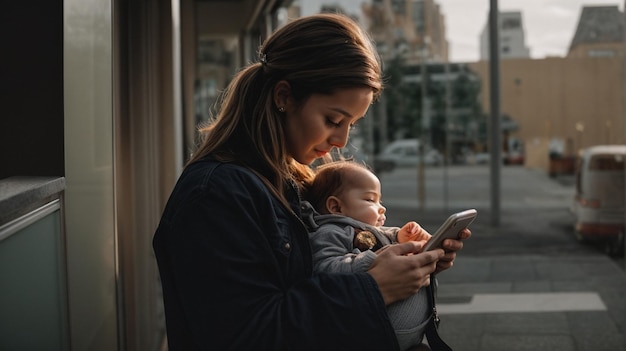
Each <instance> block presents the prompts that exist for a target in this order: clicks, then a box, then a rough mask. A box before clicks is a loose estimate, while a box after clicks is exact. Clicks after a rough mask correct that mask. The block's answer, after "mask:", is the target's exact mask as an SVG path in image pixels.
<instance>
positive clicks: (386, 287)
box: [368, 240, 462, 305]
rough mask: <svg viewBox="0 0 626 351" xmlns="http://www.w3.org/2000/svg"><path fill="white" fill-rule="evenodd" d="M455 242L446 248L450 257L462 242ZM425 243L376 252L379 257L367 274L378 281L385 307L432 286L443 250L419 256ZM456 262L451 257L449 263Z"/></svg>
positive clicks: (402, 245) (391, 246) (410, 243)
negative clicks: (431, 278) (431, 277)
mask: <svg viewBox="0 0 626 351" xmlns="http://www.w3.org/2000/svg"><path fill="white" fill-rule="evenodd" d="M452 241H453V243H452V244H449V245H446V246H444V247H451V249H450V250H451V252H450V254H453V255H454V254H455V252H456V251H457V250H454V249H455V248H456V247H457V246H458V245H457V244H461V247H462V243H460V242H459V243H456V241H457V240H452ZM424 243H425V242H424V241H419V242H417V241H409V242H406V243H403V244H397V245H388V246H386V247H384V248H383V249H381V250H378V251H377V257H376V258H375V259H374V262H372V265H371V267H370V269H369V270H368V273H369V274H370V275H371V276H372V277H373V278H374V280H376V283H377V284H378V288H379V289H380V292H381V294H382V296H383V299H384V301H385V305H389V304H391V303H393V302H396V301H399V300H403V299H406V298H407V297H409V296H411V295H414V294H415V293H417V291H418V290H419V289H421V288H422V287H425V286H428V285H430V274H431V273H433V272H435V269H437V262H438V261H439V260H440V259H442V258H443V257H444V254H445V252H444V250H442V249H435V250H431V251H428V252H422V253H420V250H421V249H422V248H423V247H424ZM453 260H454V256H452V258H451V260H449V261H446V262H449V264H450V266H452V263H451V261H453Z"/></svg>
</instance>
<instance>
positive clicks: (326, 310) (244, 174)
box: [153, 14, 469, 351]
mask: <svg viewBox="0 0 626 351" xmlns="http://www.w3.org/2000/svg"><path fill="white" fill-rule="evenodd" d="M259 56H260V60H259V62H257V63H254V64H251V65H249V66H248V67H246V68H245V69H243V70H242V71H240V72H239V73H238V74H237V75H236V76H235V77H234V79H233V80H232V82H231V83H230V85H229V86H228V88H227V90H226V91H225V94H224V95H223V99H222V101H221V109H220V111H219V114H218V116H217V118H216V119H215V120H214V121H212V123H211V124H210V125H208V126H207V127H205V128H204V129H203V130H202V132H203V133H204V136H205V139H204V141H203V143H202V145H201V146H200V147H199V149H198V150H197V151H196V152H195V153H194V155H193V157H192V159H191V160H190V161H189V163H188V165H187V166H186V168H185V170H184V172H183V174H182V175H181V176H180V178H179V180H178V182H177V184H176V186H175V188H174V190H173V191H172V194H171V196H170V199H169V201H168V204H167V206H166V208H165V210H164V212H163V216H162V218H161V222H160V224H159V227H158V228H157V230H156V233H155V236H154V241H153V245H154V250H155V254H156V258H157V262H158V265H159V271H160V274H161V282H162V286H163V299H164V305H165V316H166V326H167V335H168V343H169V349H170V351H175V350H209V349H210V350H226V349H228V350H339V349H342V350H347V349H359V350H397V349H398V343H397V341H396V338H395V334H394V331H393V328H392V327H391V324H390V322H389V319H388V317H387V314H386V310H385V306H386V305H389V304H391V303H393V302H395V301H399V300H401V299H404V298H406V297H408V296H410V295H412V294H415V293H416V292H417V291H418V290H419V289H420V288H422V287H424V286H427V285H428V284H429V275H430V273H432V272H433V271H435V269H437V270H443V269H447V268H449V267H450V266H452V262H453V260H454V258H455V252H456V251H458V250H459V249H461V248H462V242H461V241H460V240H449V241H448V242H447V246H446V249H447V250H449V251H448V252H447V253H446V252H444V251H443V250H433V251H431V252H426V253H419V254H414V255H407V254H410V253H417V252H418V251H419V250H420V248H421V245H420V244H417V243H414V242H409V243H404V244H399V245H395V246H392V247H390V248H389V249H387V250H384V252H383V253H381V255H379V257H378V258H377V259H376V260H375V261H374V262H373V263H372V266H371V268H370V269H369V270H368V271H367V272H366V273H358V274H345V275H344V274H318V275H313V273H312V266H311V250H310V246H309V241H308V234H307V228H306V227H305V225H304V223H303V221H302V220H301V218H300V213H299V212H300V200H299V191H300V187H301V186H303V184H308V182H310V181H311V179H312V171H311V169H310V167H309V166H308V165H309V164H311V163H312V162H313V161H315V160H316V159H318V158H321V157H324V156H325V155H327V154H328V153H329V152H330V151H331V150H332V149H333V148H335V147H343V146H344V145H345V144H346V142H347V139H348V133H349V130H350V128H352V127H353V126H354V124H355V123H356V122H357V121H358V120H359V119H361V118H362V117H363V116H364V115H365V114H366V112H367V109H368V107H369V105H370V104H371V103H372V102H373V101H374V100H375V99H376V98H377V97H378V96H379V94H380V92H381V90H382V75H381V68H380V63H379V59H378V56H377V54H376V51H375V49H374V48H373V46H372V44H371V41H370V40H369V38H368V36H367V35H366V34H365V33H364V32H363V31H362V30H361V29H360V28H359V27H358V25H357V24H356V23H354V22H353V21H352V20H351V19H349V18H348V17H345V16H342V15H332V14H320V15H314V16H309V17H303V18H300V19H297V20H294V21H292V22H290V23H289V24H287V25H285V26H283V27H282V28H281V29H279V30H277V31H276V32H275V33H274V34H273V35H271V36H270V37H269V38H268V39H267V40H266V41H265V43H264V44H263V45H262V47H261V50H260V55H259ZM465 237H469V232H467V233H466V235H465ZM465 237H464V238H465Z"/></svg>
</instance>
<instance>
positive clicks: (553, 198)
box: [379, 166, 598, 255]
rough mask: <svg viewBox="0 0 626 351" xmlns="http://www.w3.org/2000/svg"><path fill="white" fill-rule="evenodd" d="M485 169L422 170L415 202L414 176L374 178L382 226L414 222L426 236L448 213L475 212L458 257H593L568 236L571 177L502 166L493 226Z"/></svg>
mask: <svg viewBox="0 0 626 351" xmlns="http://www.w3.org/2000/svg"><path fill="white" fill-rule="evenodd" d="M489 171H490V168H489V167H488V166H452V167H448V168H447V169H444V168H443V167H435V168H427V169H426V170H425V189H426V196H425V202H424V204H423V207H420V204H419V201H418V200H417V198H418V196H417V187H418V186H417V183H418V181H417V179H418V177H417V171H416V169H415V168H399V169H395V170H394V171H392V172H386V173H382V174H379V177H380V179H381V184H382V192H383V203H384V205H385V206H386V207H387V225H396V226H399V225H402V224H403V223H405V222H406V221H409V220H415V221H417V222H418V223H420V224H422V225H423V226H424V227H425V228H426V229H427V230H429V231H430V232H434V231H435V230H436V229H437V227H438V226H439V224H440V223H443V221H444V220H445V218H446V217H447V216H448V215H449V214H451V213H452V212H454V211H457V210H463V209H466V208H476V209H477V210H478V212H479V215H478V218H477V219H476V220H475V221H474V223H472V226H471V228H472V232H473V233H474V235H473V236H472V239H471V240H470V241H468V242H467V243H466V246H465V248H464V250H463V255H485V254H528V253H535V254H541V255H568V254H576V255H580V254H585V253H590V254H593V253H596V252H597V250H598V248H597V247H590V246H587V245H581V244H580V243H579V242H578V241H576V239H575V237H574V235H573V232H574V228H573V223H574V217H573V216H572V214H571V213H570V211H569V206H570V203H571V201H572V199H573V196H574V187H575V184H574V177H573V176H565V177H559V178H550V177H548V175H547V174H546V172H545V171H543V170H537V169H528V168H525V167H522V166H503V167H502V168H501V178H500V192H499V193H500V219H499V225H498V226H495V227H494V225H493V220H494V219H493V218H492V215H491V212H492V211H491V207H492V206H491V186H490V182H491V178H490V176H489Z"/></svg>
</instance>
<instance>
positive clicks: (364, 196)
mask: <svg viewBox="0 0 626 351" xmlns="http://www.w3.org/2000/svg"><path fill="white" fill-rule="evenodd" d="M351 183H353V184H354V185H355V186H353V187H352V188H350V189H348V190H346V191H344V192H343V194H341V195H339V196H337V197H338V198H339V199H340V200H341V211H340V212H341V213H340V214H342V215H344V216H348V217H352V218H354V219H356V220H358V221H361V222H364V223H367V224H369V225H373V226H377V227H378V226H382V225H384V224H385V219H386V217H385V211H386V209H385V207H384V206H383V205H382V204H381V191H380V181H379V180H378V178H377V177H376V176H375V175H374V174H373V173H371V172H369V171H367V170H361V171H359V172H358V173H355V175H354V177H353V178H352V179H351Z"/></svg>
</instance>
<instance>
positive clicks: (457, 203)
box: [383, 169, 626, 351]
mask: <svg viewBox="0 0 626 351" xmlns="http://www.w3.org/2000/svg"><path fill="white" fill-rule="evenodd" d="M470 171H471V170H470ZM506 172H510V171H509V170H507V171H506ZM513 172H514V174H507V177H517V178H516V180H515V181H513V182H518V183H519V184H512V185H511V186H513V187H515V188H516V190H515V191H510V190H508V189H509V188H507V187H508V186H509V185H508V183H510V182H511V180H510V179H511V178H507V179H505V180H503V187H504V188H505V189H507V190H504V191H503V192H504V194H503V198H504V199H503V203H502V210H501V216H500V225H499V226H498V227H494V226H492V224H491V222H490V220H489V219H490V215H489V201H488V195H487V196H486V197H487V199H486V198H485V197H482V198H477V197H475V196H474V197H469V195H470V194H469V193H468V196H465V197H459V196H457V198H455V200H454V201H452V202H448V203H446V205H447V206H446V208H447V209H442V207H441V204H442V203H441V202H438V201H437V200H436V199H434V200H433V199H429V200H430V202H429V209H428V210H427V211H416V209H417V206H416V205H417V202H416V201H411V200H408V201H407V200H401V199H400V198H399V196H397V197H396V198H395V199H394V198H389V197H387V198H386V200H387V201H386V206H387V209H388V212H387V213H388V218H389V222H390V223H391V222H392V221H393V222H396V223H397V222H404V221H406V220H409V219H410V218H413V219H415V218H416V217H417V218H419V220H418V222H419V223H420V224H422V225H423V226H424V227H425V228H426V229H428V230H429V231H433V230H435V229H436V228H437V227H438V226H439V224H441V223H442V222H443V220H444V219H445V218H446V217H447V215H448V214H449V212H450V211H452V210H454V209H457V208H458V209H463V208H466V207H474V208H478V209H479V217H478V218H477V220H476V221H475V222H474V223H473V224H472V225H471V229H472V233H473V236H472V238H470V239H469V241H468V242H466V245H465V248H464V249H463V250H462V251H461V252H460V253H459V255H458V257H457V259H456V261H455V264H454V267H453V268H452V269H449V270H447V271H445V272H443V273H441V274H440V275H439V276H438V281H439V289H438V295H437V298H438V301H437V302H438V310H439V312H440V316H441V325H440V333H441V336H442V338H443V339H444V340H446V342H447V343H448V344H449V345H450V346H451V347H452V349H454V350H455V351H518V350H519V351H525V350H551V351H554V350H556V351H587V350H589V351H603V350H606V351H609V350H611V351H615V350H626V273H625V272H624V267H620V266H619V265H618V264H617V263H616V262H615V261H614V260H612V259H611V258H610V257H608V256H606V255H605V254H604V253H603V252H602V251H600V250H597V249H595V248H592V247H588V246H585V245H581V244H579V243H578V242H576V241H575V239H574V238H573V234H572V232H571V230H572V228H571V225H572V224H571V223H572V218H571V217H570V216H571V214H570V213H569V212H568V209H567V203H568V202H569V195H568V194H569V188H570V187H571V186H573V184H572V183H571V179H565V180H558V179H551V178H549V177H548V176H547V175H546V176H543V175H541V174H538V173H537V172H535V171H532V170H524V169H519V170H514V171H513ZM460 173H462V172H460ZM466 173H467V172H466ZM477 176H479V175H477ZM393 177H395V175H393V176H387V177H386V178H385V177H384V178H383V182H388V183H387V184H388V189H389V188H391V187H393V186H394V185H395V184H398V183H399V182H400V180H399V179H400V178H398V179H395V178H393ZM459 179H460V178H459ZM459 179H456V180H455V181H459ZM521 179H528V181H525V182H520V181H519V180H521ZM469 181H470V182H471V179H470V180H469ZM559 181H562V184H559ZM383 186H385V185H383ZM520 186H521V188H520ZM524 187H527V188H524ZM383 191H385V190H383ZM407 191H409V192H410V191H413V190H412V189H411V190H407ZM391 192H393V190H392V191H391ZM481 192H482V193H484V190H481ZM510 195H513V196H510ZM507 196H510V197H507ZM383 197H385V196H383ZM450 213H451V212H450Z"/></svg>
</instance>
